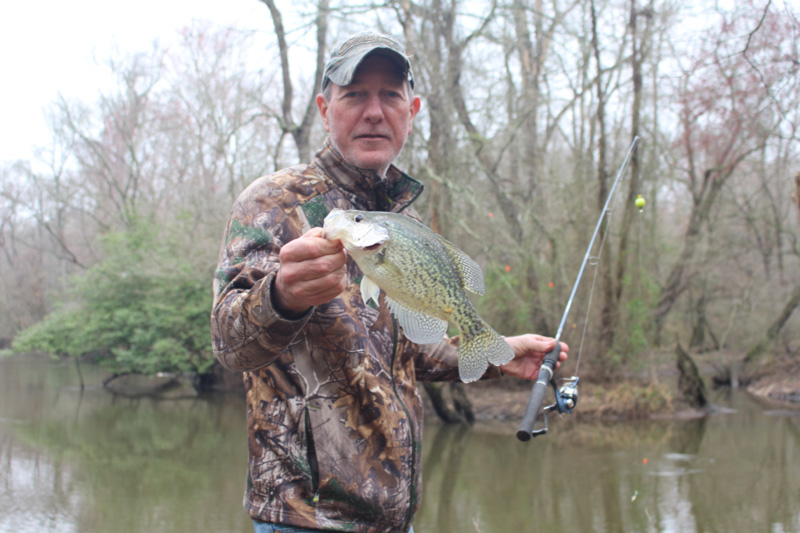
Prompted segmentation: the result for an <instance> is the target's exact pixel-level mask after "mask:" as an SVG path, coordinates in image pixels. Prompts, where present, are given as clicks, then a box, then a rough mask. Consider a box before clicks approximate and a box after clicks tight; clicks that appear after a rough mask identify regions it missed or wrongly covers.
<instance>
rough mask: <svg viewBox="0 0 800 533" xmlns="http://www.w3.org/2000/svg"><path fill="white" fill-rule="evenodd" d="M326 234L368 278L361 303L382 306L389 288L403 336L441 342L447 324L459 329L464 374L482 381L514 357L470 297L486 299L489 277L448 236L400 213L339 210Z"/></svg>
mask: <svg viewBox="0 0 800 533" xmlns="http://www.w3.org/2000/svg"><path fill="white" fill-rule="evenodd" d="M322 236H323V237H324V238H326V239H328V240H331V241H335V240H339V241H341V242H342V245H343V246H344V248H345V250H346V251H347V253H348V255H349V256H350V257H352V259H353V260H354V261H355V262H356V264H357V265H358V267H359V268H360V269H361V271H362V272H363V277H362V279H361V285H360V289H361V297H362V299H363V300H364V303H365V304H369V301H370V300H372V301H373V302H375V305H378V306H379V305H380V303H379V298H380V292H381V290H383V292H384V293H385V297H386V303H387V305H388V307H389V310H390V311H391V313H392V315H393V316H394V317H395V318H396V319H397V321H398V323H399V324H400V326H401V327H402V328H403V333H404V334H405V336H406V337H407V338H408V339H409V340H410V341H412V342H415V343H417V344H432V343H437V342H439V341H441V340H442V339H443V338H444V336H445V334H446V333H447V327H448V324H451V325H453V326H455V327H457V328H458V330H459V332H460V335H461V336H460V338H459V343H458V373H459V377H460V379H461V380H462V381H463V382H464V383H470V382H472V381H475V380H477V379H479V378H480V377H481V376H483V374H484V373H485V372H486V370H487V368H488V367H489V363H491V364H493V365H496V366H500V365H504V364H506V363H508V362H509V361H511V360H512V359H513V358H514V351H513V349H512V348H511V346H510V345H509V344H508V343H507V342H506V341H505V339H504V338H503V337H502V336H501V335H500V334H499V333H497V332H496V331H495V330H494V329H492V327H491V326H490V325H489V324H488V323H486V322H485V321H484V320H483V319H482V318H481V317H480V316H479V315H478V313H477V311H476V310H475V308H474V307H473V305H472V302H471V301H470V299H469V296H468V295H467V291H470V292H472V293H475V294H478V295H482V294H483V292H484V279H483V271H482V270H481V267H480V265H478V263H476V262H475V261H474V260H473V259H472V258H471V257H469V256H468V255H467V254H465V253H464V252H462V251H461V250H459V249H458V248H457V247H456V246H455V245H453V244H451V243H450V242H448V241H447V240H446V239H444V238H443V237H442V236H441V235H439V234H437V233H435V232H434V231H433V230H431V229H430V228H428V227H427V226H425V225H424V224H422V223H421V222H417V221H416V220H414V219H413V218H411V217H408V216H406V215H403V214H400V213H387V212H383V211H356V210H343V209H338V208H337V209H333V210H331V211H330V213H328V215H327V216H326V217H325V220H324V222H323V230H322Z"/></svg>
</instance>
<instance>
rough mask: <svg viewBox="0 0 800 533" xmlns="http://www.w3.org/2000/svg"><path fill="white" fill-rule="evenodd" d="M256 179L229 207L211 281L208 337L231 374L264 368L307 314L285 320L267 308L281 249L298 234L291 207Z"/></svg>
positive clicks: (286, 342) (281, 348) (297, 328)
mask: <svg viewBox="0 0 800 533" xmlns="http://www.w3.org/2000/svg"><path fill="white" fill-rule="evenodd" d="M263 180H264V178H262V179H261V180H257V181H256V182H255V183H254V184H253V185H251V186H250V187H248V189H247V190H246V191H245V192H244V193H242V196H241V197H240V198H239V200H237V202H236V204H234V207H233V211H232V213H231V217H230V220H229V221H228V226H227V228H226V231H225V238H224V241H223V244H222V249H221V251H220V256H219V264H218V267H217V271H216V273H215V276H214V306H213V309H212V312H211V337H212V343H213V349H214V354H215V355H216V357H217V359H218V360H219V361H220V363H221V364H222V365H223V366H224V367H226V368H230V369H234V370H253V369H256V368H261V367H263V366H266V365H269V364H270V363H272V362H273V361H274V360H275V359H277V358H278V356H280V354H281V353H282V352H283V351H284V350H286V348H287V347H288V346H289V345H290V343H291V342H292V341H293V340H294V339H295V337H297V335H298V334H299V333H300V332H301V331H302V329H303V327H304V326H305V324H306V323H307V322H308V318H309V316H310V315H311V313H312V311H313V310H309V311H308V312H307V313H306V314H305V315H303V316H302V317H300V318H299V319H297V320H290V319H287V318H285V317H283V316H281V315H280V313H278V312H277V311H276V310H275V308H274V306H273V305H272V287H273V282H274V280H275V276H276V274H277V271H278V267H279V264H280V263H279V254H280V249H281V246H282V245H283V244H284V243H286V242H288V241H290V240H292V239H295V238H297V237H299V236H300V235H301V234H302V229H303V228H302V222H301V221H300V219H299V218H298V217H297V216H296V209H295V208H294V207H289V208H286V206H284V205H281V203H280V202H276V201H274V199H273V198H274V197H275V196H276V195H277V194H279V193H276V192H274V189H273V192H270V190H271V188H270V187H269V184H268V183H266V182H264V181H263Z"/></svg>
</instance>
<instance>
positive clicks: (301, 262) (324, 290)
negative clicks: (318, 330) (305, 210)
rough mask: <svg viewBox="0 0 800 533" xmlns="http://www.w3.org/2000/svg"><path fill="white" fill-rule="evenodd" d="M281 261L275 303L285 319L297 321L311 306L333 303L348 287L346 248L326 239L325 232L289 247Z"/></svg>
mask: <svg viewBox="0 0 800 533" xmlns="http://www.w3.org/2000/svg"><path fill="white" fill-rule="evenodd" d="M280 260H281V266H280V268H279V269H278V275H277V277H276V278H275V285H274V287H273V288H272V291H273V292H272V294H273V300H272V303H273V305H274V306H275V308H276V310H277V311H278V312H279V313H281V314H282V315H284V316H286V317H289V318H294V317H298V316H300V315H302V314H303V313H305V312H306V311H307V310H308V309H309V308H310V307H312V306H315V305H320V304H324V303H327V302H330V301H331V300H333V299H334V298H336V297H337V296H339V295H340V294H341V293H342V291H343V290H344V289H345V287H346V286H347V275H346V274H347V271H346V267H345V263H346V261H347V255H346V254H345V252H344V247H343V246H342V243H341V242H339V241H329V240H327V239H323V238H322V228H312V229H311V230H309V231H308V232H307V233H306V234H305V235H303V236H302V237H300V238H298V239H295V240H293V241H290V242H288V243H286V244H285V245H284V246H283V247H282V248H281V254H280Z"/></svg>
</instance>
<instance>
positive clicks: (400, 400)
mask: <svg viewBox="0 0 800 533" xmlns="http://www.w3.org/2000/svg"><path fill="white" fill-rule="evenodd" d="M398 329H399V328H398V325H397V319H396V318H394V317H392V362H391V363H392V372H391V376H392V390H393V391H394V395H395V397H396V398H397V401H398V403H399V404H400V406H401V407H402V408H403V411H404V412H405V413H406V420H407V421H408V427H409V431H410V434H411V481H410V487H409V489H410V491H411V494H410V498H409V502H408V503H409V505H408V511H406V520H405V526H406V527H405V528H404V529H408V528H410V527H411V515H412V513H413V512H414V507H415V506H416V503H417V472H416V465H417V460H416V456H417V442H416V438H415V437H414V435H415V433H414V421H413V420H412V418H411V413H410V412H409V411H408V407H407V406H406V404H405V402H404V401H403V398H402V396H400V393H399V392H397V380H396V379H395V376H394V365H395V362H396V360H397V338H398Z"/></svg>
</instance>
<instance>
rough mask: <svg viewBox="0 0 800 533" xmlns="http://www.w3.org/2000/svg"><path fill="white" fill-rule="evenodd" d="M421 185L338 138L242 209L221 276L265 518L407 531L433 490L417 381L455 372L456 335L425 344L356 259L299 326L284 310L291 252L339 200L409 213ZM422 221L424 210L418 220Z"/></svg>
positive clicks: (265, 180)
mask: <svg viewBox="0 0 800 533" xmlns="http://www.w3.org/2000/svg"><path fill="white" fill-rule="evenodd" d="M421 192H422V185H421V184H420V183H419V182H417V181H416V180H414V179H412V178H411V177H409V176H407V175H406V174H403V173H402V172H400V171H399V170H398V169H397V168H395V167H390V169H389V171H388V172H387V177H386V178H385V179H379V178H378V177H377V176H376V175H375V174H374V173H368V174H367V173H364V172H363V171H360V170H358V169H356V168H355V167H352V166H350V165H349V164H347V163H346V162H345V161H344V160H343V159H342V157H341V155H340V154H339V153H338V152H337V151H336V150H335V149H333V148H332V147H331V146H330V144H326V146H325V147H324V148H323V149H322V150H321V151H320V152H319V153H318V154H317V155H316V158H315V160H314V161H313V162H312V163H311V164H310V165H302V166H296V167H292V168H288V169H286V170H283V171H280V172H277V173H275V174H273V175H271V176H266V177H262V178H259V179H257V180H256V181H255V182H253V183H252V184H251V185H250V186H249V187H248V188H247V189H246V190H245V191H244V192H243V193H242V194H241V196H240V197H239V199H238V200H237V201H236V203H235V204H234V206H233V212H232V215H231V218H230V221H229V223H228V227H227V231H226V235H225V240H224V243H223V246H222V250H221V252H220V259H219V268H218V270H217V273H216V276H215V282H214V289H215V295H216V296H215V301H214V309H213V312H212V317H211V324H212V336H213V344H214V351H215V353H216V355H217V358H218V359H219V361H220V362H221V363H222V364H223V365H224V366H226V367H228V368H232V369H239V370H242V371H244V383H245V389H246V392H247V418H248V440H249V449H250V463H249V475H248V483H247V489H246V494H245V500H244V502H245V508H246V509H247V510H248V512H249V513H250V515H251V516H252V517H253V518H256V519H259V520H262V521H267V522H276V523H281V524H291V525H295V526H302V527H309V528H318V529H334V530H342V531H363V532H367V531H369V532H379V531H380V532H385V531H408V529H409V526H410V524H411V521H412V518H413V516H414V513H415V511H416V509H417V507H418V504H419V498H420V494H421V480H422V475H421V461H420V451H421V441H420V439H421V437H422V402H421V398H420V395H419V393H418V391H417V388H416V381H417V380H455V379H457V378H458V370H457V368H456V365H457V362H456V355H457V354H456V348H455V344H456V340H455V339H445V340H444V341H442V342H441V343H440V344H438V345H436V344H434V345H416V344H413V343H411V342H410V341H408V340H407V339H406V338H405V337H404V336H403V335H402V333H401V332H400V331H399V330H398V326H397V324H396V322H395V321H394V319H393V318H392V317H391V315H390V313H389V310H388V308H387V306H386V303H385V300H384V298H381V304H380V306H379V307H377V308H375V307H372V306H367V305H365V304H364V302H363V301H362V299H361V295H360V292H359V288H358V282H360V279H361V272H360V270H359V268H358V266H357V265H356V264H355V262H353V261H352V260H349V261H348V263H347V273H348V277H349V279H350V281H351V282H350V283H349V285H348V287H347V289H346V290H345V292H344V293H342V295H341V296H339V297H338V298H336V299H334V300H333V301H331V302H330V303H328V304H325V305H321V306H318V307H315V308H312V309H311V310H310V311H308V312H307V313H306V314H305V315H304V316H302V317H301V318H300V319H297V320H288V319H286V318H284V317H282V316H281V315H280V314H279V313H278V312H276V310H275V309H274V308H273V306H272V303H271V300H270V291H271V288H272V284H273V280H274V278H275V274H276V272H277V269H278V265H279V260H278V254H279V251H280V248H281V246H282V245H283V244H284V243H286V242H288V241H290V240H292V239H295V238H297V237H299V236H301V235H302V234H304V233H305V232H306V231H308V230H309V229H310V228H312V227H315V226H321V225H322V221H323V219H324V217H325V215H326V214H327V213H328V212H329V211H330V210H331V209H333V208H334V207H338V208H341V209H360V210H373V211H396V212H399V211H403V212H405V213H407V214H409V215H410V216H414V217H417V215H416V213H415V212H414V211H413V209H411V208H409V207H408V206H409V205H410V204H411V203H412V202H413V201H414V200H415V199H416V198H417V197H418V196H419V194H420V193H421ZM417 218H418V217H417Z"/></svg>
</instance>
